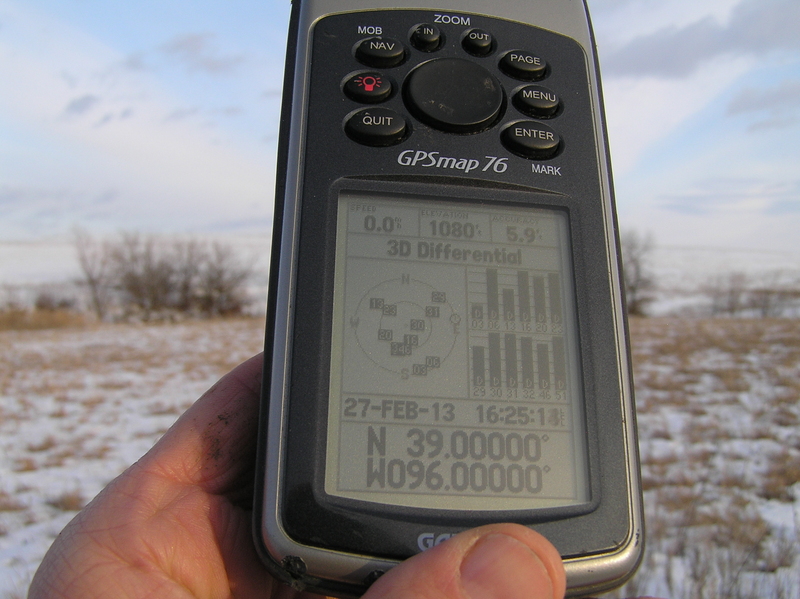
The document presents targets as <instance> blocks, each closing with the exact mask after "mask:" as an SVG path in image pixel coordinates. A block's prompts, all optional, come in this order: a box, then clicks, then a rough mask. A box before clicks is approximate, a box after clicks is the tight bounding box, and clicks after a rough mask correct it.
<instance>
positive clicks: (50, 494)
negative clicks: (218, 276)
mask: <svg viewBox="0 0 800 599" xmlns="http://www.w3.org/2000/svg"><path fill="white" fill-rule="evenodd" d="M263 338H264V324H263V320H261V319H256V318H253V319H237V320H228V321H221V320H220V321H210V322H192V323H185V324H173V325H159V326H150V325H102V326H93V327H88V328H79V329H70V330H67V329H62V330H50V331H28V332H22V331H4V332H0V599H16V598H18V597H24V596H25V593H26V592H27V586H28V583H29V582H30V579H31V577H32V576H33V572H34V571H35V569H36V567H37V565H38V562H39V561H40V560H41V558H42V556H43V555H44V553H45V551H46V550H47V548H48V547H49V545H50V543H52V541H53V539H54V538H55V536H56V535H57V534H58V532H59V531H60V530H61V529H62V528H63V527H64V526H65V525H66V524H67V522H68V521H69V520H70V519H71V518H72V517H73V516H74V515H75V511H76V510H78V509H79V508H81V507H82V506H83V505H84V504H85V503H87V502H88V501H89V500H90V499H91V498H92V497H93V496H94V495H96V494H97V493H98V492H99V491H100V489H102V488H103V487H104V486H105V485H106V484H107V483H108V482H109V481H111V480H112V479H113V478H114V477H116V476H117V475H118V474H119V473H120V472H122V471H123V470H124V469H125V468H126V467H127V466H129V465H130V464H132V463H133V462H134V461H136V460H137V459H138V458H139V457H140V456H141V455H142V454H144V453H145V452H146V451H147V450H148V449H149V448H150V447H151V446H152V445H153V443H154V442H155V441H156V440H157V439H158V438H159V437H160V436H161V435H162V434H163V433H164V431H166V429H167V428H168V427H169V426H170V425H171V424H172V423H173V422H174V420H175V419H176V418H177V416H178V415H179V414H181V413H182V412H183V411H184V410H185V409H186V408H187V407H188V406H189V405H190V404H191V403H192V402H193V401H194V400H195V399H197V398H198V397H200V395H201V394H202V393H203V392H204V391H205V390H206V389H208V388H209V387H210V386H211V385H212V384H213V383H214V382H215V381H216V380H217V379H218V378H219V377H220V376H221V375H223V374H224V373H226V372H228V371H229V370H230V369H231V368H233V367H234V366H235V365H236V364H238V363H240V362H242V361H244V360H245V359H246V358H248V357H250V356H252V355H253V354H255V353H257V352H258V351H260V349H261V346H262V344H263Z"/></svg>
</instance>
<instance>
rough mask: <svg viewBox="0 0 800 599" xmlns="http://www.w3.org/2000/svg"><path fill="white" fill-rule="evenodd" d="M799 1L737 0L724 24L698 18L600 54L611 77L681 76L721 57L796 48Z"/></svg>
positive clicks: (798, 44) (799, 43) (798, 43)
mask: <svg viewBox="0 0 800 599" xmlns="http://www.w3.org/2000/svg"><path fill="white" fill-rule="evenodd" d="M798 23H800V2H798V1H797V0H743V1H742V2H741V3H740V4H738V5H737V6H736V7H735V8H734V9H733V10H732V12H731V14H730V18H729V19H728V21H727V23H722V22H720V21H719V20H718V19H716V18H713V17H704V18H702V19H699V20H697V21H695V22H693V23H690V24H689V25H686V26H682V27H678V26H675V25H671V26H669V27H665V28H663V29H660V30H658V31H656V32H655V33H653V34H650V35H647V36H642V37H638V38H635V39H633V40H632V41H631V42H629V43H628V44H627V45H625V46H623V47H621V48H619V49H617V50H616V51H614V52H612V53H611V54H609V55H608V56H606V57H605V58H604V61H603V67H604V72H605V73H606V74H608V75H612V76H634V77H637V76H656V77H662V78H684V77H688V76H690V75H692V74H693V73H695V72H696V71H697V70H698V69H699V68H700V67H701V66H702V65H703V64H705V63H708V62H709V61H711V60H713V59H715V58H719V57H721V56H724V55H732V56H737V57H738V56H756V57H760V56H762V55H764V54H767V53H770V52H774V51H792V52H795V51H798V50H800V35H797V24H798Z"/></svg>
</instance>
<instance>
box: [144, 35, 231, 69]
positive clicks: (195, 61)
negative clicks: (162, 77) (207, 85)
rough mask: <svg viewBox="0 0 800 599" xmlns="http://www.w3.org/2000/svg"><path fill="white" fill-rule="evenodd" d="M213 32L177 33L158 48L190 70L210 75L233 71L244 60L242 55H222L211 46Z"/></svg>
mask: <svg viewBox="0 0 800 599" xmlns="http://www.w3.org/2000/svg"><path fill="white" fill-rule="evenodd" d="M214 37H215V36H214V34H213V33H189V34H184V35H178V36H175V37H174V38H172V39H171V40H170V41H169V42H167V43H166V44H163V45H162V46H161V47H160V48H159V50H161V52H163V53H164V54H166V55H168V56H172V57H174V58H176V59H178V60H179V61H180V62H182V63H183V64H184V65H185V66H186V68H187V69H189V70H190V71H203V72H205V73H208V74H210V75H220V74H226V73H230V72H232V71H234V70H235V69H236V68H237V67H238V66H239V65H240V64H241V63H243V62H244V58H243V57H242V56H222V55H220V54H219V53H218V52H217V50H216V48H214V47H213V44H212V41H213V39H214Z"/></svg>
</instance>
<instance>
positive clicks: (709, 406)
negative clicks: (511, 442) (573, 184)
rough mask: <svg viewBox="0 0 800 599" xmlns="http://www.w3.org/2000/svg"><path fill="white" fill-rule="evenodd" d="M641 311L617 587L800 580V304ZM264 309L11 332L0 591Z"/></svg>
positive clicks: (784, 592) (0, 348)
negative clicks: (635, 494) (733, 314)
mask: <svg viewBox="0 0 800 599" xmlns="http://www.w3.org/2000/svg"><path fill="white" fill-rule="evenodd" d="M631 325H632V327H631V328H632V339H633V346H634V350H633V354H634V360H635V368H636V390H637V401H638V407H639V425H640V437H641V453H642V462H643V482H644V489H645V502H646V509H647V525H648V551H647V554H646V557H645V561H644V564H643V567H642V570H641V573H640V574H639V575H637V577H636V578H635V579H634V580H633V582H632V583H630V584H629V586H628V587H627V588H626V589H624V591H623V593H624V594H621V595H620V596H632V595H635V594H645V593H650V594H653V595H657V596H663V597H670V598H682V597H686V598H708V599H712V598H716V597H726V598H728V597H733V598H736V597H774V598H776V599H783V598H784V597H786V598H798V597H800V550H798V546H800V535H799V534H798V526H800V405H799V404H800V401H799V400H800V321H797V320H765V319H759V320H744V319H716V320H698V319H683V320H681V319H643V320H635V321H633V322H632V323H631ZM262 338H263V321H262V320H260V319H236V320H218V321H205V322H186V323H180V324H164V325H119V324H118V325H98V326H79V327H75V328H69V327H68V328H61V329H56V330H27V331H2V332H0V599H12V598H18V597H23V596H24V595H25V591H26V588H27V584H28V582H29V581H30V578H31V576H32V575H33V571H34V570H35V568H36V566H37V564H38V562H39V560H40V559H41V557H42V555H43V554H44V552H45V551H46V549H47V547H48V546H49V544H50V543H51V542H52V540H53V538H54V537H55V535H56V534H57V533H58V532H59V531H60V530H61V529H62V528H63V527H64V525H65V524H66V523H67V522H68V521H69V519H70V518H72V517H73V516H74V514H75V512H76V511H77V510H78V509H80V508H81V507H82V506H83V505H84V504H85V503H86V502H87V501H88V500H89V499H90V498H91V497H92V496H94V495H95V494H96V493H97V492H98V491H99V490H100V489H101V488H102V487H103V486H104V485H105V484H106V483H107V482H109V481H110V480H111V479H112V478H113V477H115V476H116V475H117V474H118V473H119V472H121V471H122V470H123V469H124V468H125V467H127V466H128V465H129V464H131V463H132V462H134V461H135V460H136V459H137V458H138V457H139V456H141V455H142V454H143V453H144V452H145V451H147V449H148V448H149V447H150V446H151V445H152V444H153V443H154V441H155V440H156V439H157V438H158V437H159V436H160V435H161V434H162V433H163V432H164V431H165V430H166V429H167V428H168V427H169V425H170V424H171V423H172V422H173V421H174V420H175V418H176V417H177V416H178V415H179V414H180V413H181V412H182V411H183V410H184V409H185V408H186V407H187V406H188V405H189V404H190V403H191V402H192V401H193V400H194V399H196V398H197V397H199V396H200V395H201V394H202V393H203V392H204V391H205V390H206V389H207V388H208V387H210V386H211V384H213V382H214V381H215V380H216V379H217V378H218V377H219V376H221V375H222V374H224V373H225V372H227V371H228V370H230V368H232V367H233V366H234V365H235V364H237V363H239V362H241V361H242V360H244V359H245V358H247V357H249V356H250V355H252V354H254V353H256V352H257V351H259V350H260V347H261V344H262Z"/></svg>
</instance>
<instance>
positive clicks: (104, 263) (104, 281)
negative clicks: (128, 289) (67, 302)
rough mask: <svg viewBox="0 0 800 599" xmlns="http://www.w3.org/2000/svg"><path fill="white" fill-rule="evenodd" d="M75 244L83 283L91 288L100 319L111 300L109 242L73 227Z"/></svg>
mask: <svg viewBox="0 0 800 599" xmlns="http://www.w3.org/2000/svg"><path fill="white" fill-rule="evenodd" d="M73 244H74V245H75V251H76V253H77V254H78V264H79V265H80V267H81V272H82V273H83V280H82V281H81V282H82V284H84V285H86V288H87V289H88V290H89V299H90V302H91V305H92V311H93V312H94V313H95V315H96V316H97V318H98V319H99V320H103V319H104V318H105V317H106V315H107V314H108V307H109V302H110V301H111V279H112V275H111V256H110V248H109V245H108V243H105V242H99V241H96V240H95V239H94V238H92V236H91V235H89V233H87V232H86V231H85V230H84V229H81V228H80V227H76V228H75V229H73Z"/></svg>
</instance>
